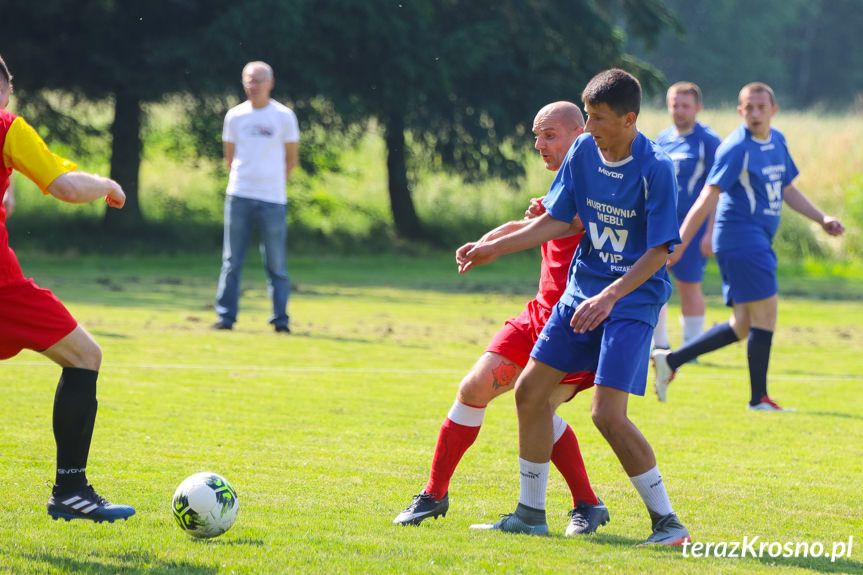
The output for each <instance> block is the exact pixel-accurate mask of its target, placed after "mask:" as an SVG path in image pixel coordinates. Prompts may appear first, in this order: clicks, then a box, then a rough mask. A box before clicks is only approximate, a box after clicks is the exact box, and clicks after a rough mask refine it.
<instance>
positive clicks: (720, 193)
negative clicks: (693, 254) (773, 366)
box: [653, 82, 845, 411]
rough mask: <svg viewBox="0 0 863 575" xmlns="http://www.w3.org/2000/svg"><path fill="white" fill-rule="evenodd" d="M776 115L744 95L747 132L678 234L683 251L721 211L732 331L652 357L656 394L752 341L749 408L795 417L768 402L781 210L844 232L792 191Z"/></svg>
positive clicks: (761, 93)
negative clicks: (683, 373) (700, 360)
mask: <svg viewBox="0 0 863 575" xmlns="http://www.w3.org/2000/svg"><path fill="white" fill-rule="evenodd" d="M778 109H779V107H778V106H777V105H776V97H775V96H774V94H773V90H772V89H771V88H770V86H768V85H767V84H763V83H760V82H753V83H751V84H747V85H746V86H744V87H743V89H741V90H740V98H739V105H738V106H737V112H738V113H739V114H740V116H741V117H742V118H743V124H741V125H740V126H739V127H738V128H737V129H736V130H734V132H732V133H731V134H730V135H729V136H728V137H727V138H725V140H724V141H723V142H722V145H721V146H720V147H719V150H717V152H716V161H715V162H714V164H713V167H712V168H711V170H710V175H709V176H708V178H707V185H706V186H705V187H704V189H703V190H702V192H701V195H700V196H699V198H698V200H697V201H696V202H695V205H694V206H693V207H692V209H691V210H690V211H689V214H688V215H687V216H686V220H685V221H684V222H683V226H682V227H681V228H680V234H681V236H682V238H683V246H686V245H687V243H688V242H689V241H691V239H692V237H693V235H694V233H695V230H697V229H698V227H699V226H700V225H701V222H703V221H704V218H705V217H706V216H707V214H709V213H710V212H711V211H712V210H713V209H714V208H715V209H716V220H715V223H714V229H713V251H714V252H715V253H716V261H717V263H718V264H719V270H720V272H721V275H722V294H723V296H724V297H725V303H726V305H729V306H733V312H732V315H731V319H730V320H729V321H728V322H727V323H723V324H720V325H716V326H713V327H712V328H711V329H709V330H707V331H706V332H704V333H703V334H702V335H701V336H699V337H698V338H696V339H695V340H693V341H691V342H690V343H688V344H686V345H684V346H683V347H681V348H680V349H678V350H677V351H675V352H673V353H671V352H668V351H665V350H656V351H655V352H654V354H653V359H654V368H655V370H656V380H655V384H654V385H655V386H656V388H657V392H658V393H659V389H660V388H667V386H668V383H669V382H670V381H671V380H672V378H673V377H674V375H675V372H676V371H677V369H678V368H679V367H680V366H681V365H683V364H684V363H686V362H687V361H690V360H692V359H694V358H696V357H698V356H699V355H702V354H704V353H707V352H710V351H713V350H716V349H719V348H721V347H724V346H726V345H729V344H731V343H734V342H736V341H739V340H741V339H743V338H744V337H747V336H748V340H747V347H746V351H747V358H748V360H749V383H750V387H751V391H752V394H751V397H750V400H749V406H748V408H749V409H753V410H759V411H794V410H790V409H785V408H782V407H780V406H779V405H777V403H776V402H775V401H773V400H772V399H770V397H769V396H768V395H767V366H768V363H769V360H770V348H771V345H772V342H773V332H774V330H775V329H776V316H777V301H778V300H777V292H778V291H779V286H778V284H777V281H776V254H775V252H774V251H773V248H772V247H771V245H772V243H773V236H774V234H775V233H776V229H777V228H778V227H779V216H780V213H781V211H782V202H783V201H784V202H785V203H787V204H788V206H789V207H790V208H791V209H793V210H794V211H796V212H799V213H801V214H803V215H804V216H806V217H807V218H809V219H811V220H812V221H815V222H817V223H819V224H820V225H821V227H822V228H824V231H826V232H827V233H828V234H830V235H832V236H838V235H840V234H842V232H844V231H845V227H844V226H843V225H842V223H841V222H840V221H839V220H837V219H836V218H833V217H830V216H827V215H825V214H824V213H823V212H822V211H821V210H819V209H818V208H817V207H816V206H815V205H814V204H813V203H812V202H810V201H809V199H808V198H807V197H806V196H804V195H803V193H802V192H801V191H800V190H798V189H797V187H796V186H795V185H794V183H793V182H794V178H796V177H797V166H796V165H794V160H792V159H791V154H790V153H789V152H788V145H787V144H786V143H785V137H784V136H783V135H782V133H781V132H779V131H778V130H776V129H774V128H771V127H770V119H771V118H772V117H773V115H774V114H775V113H776V111H777V110H778ZM717 204H718V205H717ZM676 259H677V254H671V255H669V258H668V261H669V265H672V264H674V262H675V261H676ZM662 393H664V391H663V392H662ZM660 395H662V394H660Z"/></svg>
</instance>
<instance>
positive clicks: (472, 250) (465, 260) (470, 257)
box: [455, 242, 497, 274]
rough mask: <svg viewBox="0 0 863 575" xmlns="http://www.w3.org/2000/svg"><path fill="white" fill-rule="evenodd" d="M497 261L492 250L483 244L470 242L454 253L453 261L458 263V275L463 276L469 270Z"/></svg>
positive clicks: (489, 246)
mask: <svg viewBox="0 0 863 575" xmlns="http://www.w3.org/2000/svg"><path fill="white" fill-rule="evenodd" d="M496 259H497V254H496V253H494V248H493V247H492V246H491V245H490V244H488V243H483V242H470V243H467V244H465V245H463V246H462V247H460V248H459V249H458V250H456V252H455V261H456V263H458V273H460V274H463V273H467V271H468V270H469V269H471V268H475V267H477V266H481V265H483V264H487V263H489V262H493V261H494V260H496Z"/></svg>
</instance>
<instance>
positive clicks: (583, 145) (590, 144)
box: [564, 132, 596, 163]
mask: <svg viewBox="0 0 863 575" xmlns="http://www.w3.org/2000/svg"><path fill="white" fill-rule="evenodd" d="M595 150H596V142H594V140H593V136H592V135H590V134H588V133H587V132H584V133H583V134H581V135H580V136H579V137H577V138H576V139H575V141H574V142H573V143H572V146H570V147H569V151H568V152H567V153H566V158H565V159H564V162H565V163H571V162H572V161H575V160H576V159H579V158H590V156H589V155H588V154H589V153H591V152H593V153H596V152H595Z"/></svg>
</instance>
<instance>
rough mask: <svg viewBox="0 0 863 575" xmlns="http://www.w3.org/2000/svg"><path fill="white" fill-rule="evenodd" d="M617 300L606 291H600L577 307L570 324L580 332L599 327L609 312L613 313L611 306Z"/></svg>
mask: <svg viewBox="0 0 863 575" xmlns="http://www.w3.org/2000/svg"><path fill="white" fill-rule="evenodd" d="M616 301H617V300H615V299H614V298H613V297H611V296H609V295H607V294H606V293H605V292H600V293H599V294H598V295H595V296H593V297H591V298H587V299H586V300H584V301H583V302H581V303H580V304H578V307H577V308H575V313H573V314H572V319H571V320H570V322H569V325H570V326H572V330H573V331H575V332H578V333H584V332H587V331H590V330H592V329H595V328H597V327H599V324H601V323H602V322H603V321H605V318H607V317H608V314H610V313H611V308H613V307H614V304H615V303H616Z"/></svg>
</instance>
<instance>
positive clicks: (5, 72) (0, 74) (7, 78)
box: [0, 55, 12, 86]
mask: <svg viewBox="0 0 863 575" xmlns="http://www.w3.org/2000/svg"><path fill="white" fill-rule="evenodd" d="M0 81H3V82H6V83H7V84H9V85H10V86H11V85H12V74H10V73H9V68H8V67H7V66H6V62H5V61H4V60H3V56H2V55H0Z"/></svg>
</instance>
